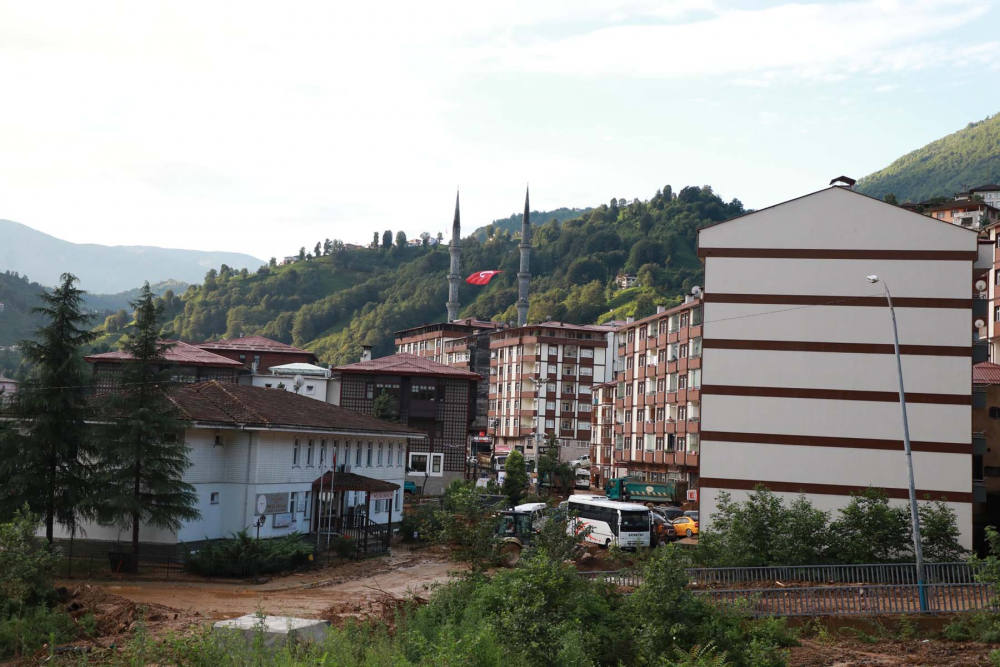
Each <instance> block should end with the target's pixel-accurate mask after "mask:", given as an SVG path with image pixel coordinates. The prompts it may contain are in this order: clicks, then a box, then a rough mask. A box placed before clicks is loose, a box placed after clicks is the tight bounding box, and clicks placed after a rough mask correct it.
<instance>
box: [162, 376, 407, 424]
mask: <svg viewBox="0 0 1000 667" xmlns="http://www.w3.org/2000/svg"><path fill="white" fill-rule="evenodd" d="M168 395H169V396H170V400H171V401H172V402H173V403H174V404H175V405H176V406H177V407H178V408H179V409H180V411H181V418H182V419H184V420H187V421H194V422H202V423H207V424H217V425H220V426H249V427H261V428H274V429H279V430H280V429H281V428H282V427H284V428H294V429H299V428H303V429H316V430H319V431H336V432H347V433H374V434H379V435H396V436H401V437H407V436H412V437H426V435H427V434H426V433H424V432H422V431H416V430H414V429H411V428H408V427H406V426H403V425H400V424H395V423H392V422H387V421H383V420H381V419H376V418H375V417H371V416H369V415H363V414H361V413H359V412H354V411H353V410H348V409H347V408H342V407H340V406H337V405H332V404H330V403H325V402H323V401H319V400H316V399H314V398H307V397H305V396H299V395H298V394H293V393H292V392H289V391H285V390H284V389H266V388H264V387H253V386H250V385H242V384H222V383H219V382H215V381H211V382H200V383H198V384H186V385H183V384H182V385H173V386H171V387H170V389H169V390H168Z"/></svg>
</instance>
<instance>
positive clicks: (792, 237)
mask: <svg viewBox="0 0 1000 667" xmlns="http://www.w3.org/2000/svg"><path fill="white" fill-rule="evenodd" d="M699 245H700V250H699V251H700V253H701V254H702V256H703V257H705V296H704V299H705V306H704V320H705V322H704V337H703V338H704V339H703V348H704V351H703V364H704V367H703V376H702V387H701V402H702V416H701V430H702V433H701V479H700V484H701V503H702V505H703V507H702V510H703V512H702V514H703V515H704V516H703V520H704V521H706V522H707V523H709V524H710V523H711V513H712V511H714V508H715V505H716V503H717V499H718V495H719V493H721V492H727V493H730V494H732V495H733V497H734V498H737V499H740V498H743V497H745V494H746V493H747V492H748V491H749V490H750V489H752V487H753V485H754V484H755V483H758V482H759V483H764V484H765V485H767V486H770V487H771V488H772V489H774V490H776V491H780V492H781V493H784V494H791V495H795V494H797V493H798V492H799V491H804V492H806V493H807V494H809V497H810V498H812V499H814V500H815V502H816V504H817V506H818V507H820V508H822V509H835V508H837V507H842V506H843V505H845V504H846V503H847V502H848V500H849V493H850V492H851V491H852V490H857V489H863V488H865V487H868V486H876V487H881V488H885V489H886V490H887V492H888V493H889V494H890V496H891V497H893V498H894V502H905V498H906V488H907V472H906V465H905V457H904V454H903V448H902V433H901V423H900V409H899V402H898V394H897V393H896V391H897V390H898V385H897V379H896V373H895V365H894V357H893V354H892V328H891V321H890V318H889V313H888V309H887V308H886V307H885V302H884V300H883V299H882V298H881V297H880V296H879V295H881V294H882V293H883V290H884V287H883V284H875V285H872V284H869V283H867V282H866V280H865V276H867V275H871V274H876V275H878V276H879V277H880V278H881V279H882V280H883V281H885V282H888V285H889V287H890V288H891V290H892V292H893V298H894V300H895V305H896V316H897V320H898V324H899V334H900V343H901V345H902V346H903V353H904V354H903V372H904V377H905V382H906V391H907V395H908V397H909V400H908V401H907V409H908V415H909V424H910V436H911V440H912V441H913V443H914V450H915V451H914V454H913V463H914V471H915V477H916V486H917V489H918V496H921V497H923V496H924V495H927V494H929V495H931V496H932V497H936V498H946V499H947V500H948V503H949V505H950V506H951V507H952V509H954V510H955V512H956V515H957V516H958V519H959V528H960V529H961V531H962V541H963V544H965V546H970V545H971V528H972V527H971V516H972V505H971V495H972V494H971V491H972V488H971V472H972V448H971V417H972V415H971V373H972V368H971V356H972V353H971V348H972V335H971V334H972V332H971V322H972V299H971V298H970V296H971V284H970V282H971V280H970V278H971V276H972V265H973V261H974V259H975V257H976V253H977V242H976V235H975V234H974V233H972V232H969V231H967V230H964V229H961V228H959V227H955V226H953V225H949V224H944V223H942V222H939V221H935V220H933V219H931V218H927V217H924V216H919V215H917V214H914V213H910V212H907V211H905V210H902V209H899V208H897V207H893V206H889V205H886V204H883V203H881V202H878V201H876V200H873V199H870V198H868V197H864V196H861V195H858V194H855V193H852V192H850V191H847V190H844V189H841V188H831V189H829V190H823V191H820V192H818V193H815V194H813V195H809V196H806V197H802V198H800V199H796V200H792V201H791V202H786V203H784V204H781V205H779V206H776V207H772V208H769V209H764V210H762V211H759V212H757V213H754V214H751V215H748V216H744V217H742V218H739V219H736V220H733V221H730V222H727V223H723V224H719V225H716V226H714V227H709V228H706V229H703V230H701V232H700V243H699ZM900 251H918V252H916V253H907V252H902V253H900ZM942 251H944V253H952V254H935V253H941V252H942ZM859 297H860V298H859ZM914 346H921V347H914Z"/></svg>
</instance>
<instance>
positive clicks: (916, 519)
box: [868, 276, 927, 611]
mask: <svg viewBox="0 0 1000 667" xmlns="http://www.w3.org/2000/svg"><path fill="white" fill-rule="evenodd" d="M868 282H870V283H872V284H875V283H878V282H881V283H882V284H883V285H884V286H885V299H886V301H887V302H888V304H889V315H891V316H892V342H893V347H894V349H895V351H896V371H897V373H898V375H899V406H900V409H901V410H902V411H903V449H904V451H905V452H906V468H907V472H908V473H909V477H910V521H911V522H912V523H913V552H914V555H915V556H916V559H917V591H918V593H919V596H920V611H927V591H926V590H925V589H924V548H923V545H922V544H921V539H920V513H919V512H918V511H917V491H916V488H915V487H914V484H913V453H912V451H911V449H910V426H909V424H908V423H907V421H906V392H905V391H904V390H903V362H902V360H901V359H900V356H899V331H898V330H897V329H896V311H895V309H894V308H893V307H892V295H891V294H890V293H889V285H888V284H887V283H886V282H885V281H884V280H880V279H879V277H878V276H868Z"/></svg>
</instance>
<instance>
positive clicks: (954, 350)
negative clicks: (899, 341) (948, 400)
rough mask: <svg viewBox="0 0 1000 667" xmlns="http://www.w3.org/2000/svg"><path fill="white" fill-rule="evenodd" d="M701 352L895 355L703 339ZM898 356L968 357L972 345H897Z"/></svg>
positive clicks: (862, 348)
mask: <svg viewBox="0 0 1000 667" xmlns="http://www.w3.org/2000/svg"><path fill="white" fill-rule="evenodd" d="M701 345H702V347H703V348H705V349H715V350H771V351H777V352H843V353H847V354H895V350H894V349H893V347H892V344H891V343H822V342H818V341H806V340H739V339H734V338H705V339H704V340H703V341H702V343H701ZM899 352H900V354H907V355H914V356H926V357H971V356H972V346H971V345H967V346H961V345H900V346H899Z"/></svg>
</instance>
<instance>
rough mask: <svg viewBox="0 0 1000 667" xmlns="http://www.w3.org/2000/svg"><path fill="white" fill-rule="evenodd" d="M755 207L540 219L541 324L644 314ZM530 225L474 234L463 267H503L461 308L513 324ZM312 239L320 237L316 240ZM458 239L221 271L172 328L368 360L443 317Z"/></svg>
mask: <svg viewBox="0 0 1000 667" xmlns="http://www.w3.org/2000/svg"><path fill="white" fill-rule="evenodd" d="M741 213H744V209H743V205H742V204H741V203H740V201H739V200H736V199H734V200H732V201H731V202H728V203H727V202H725V201H723V200H722V199H721V198H720V197H719V196H717V195H716V194H714V193H713V192H712V189H711V188H710V187H708V186H706V187H687V188H684V189H683V190H681V191H680V193H678V194H674V193H673V192H672V190H671V188H670V187H669V186H667V187H666V188H665V189H664V191H657V193H656V195H655V196H653V197H652V198H651V199H649V200H647V201H639V200H633V201H632V202H631V203H626V202H625V200H619V199H614V200H612V201H611V202H610V203H609V204H607V205H602V206H600V207H599V208H596V209H593V210H591V211H589V212H587V213H586V214H584V215H582V216H581V217H577V218H574V219H571V220H565V221H562V222H559V221H556V222H553V221H551V220H549V221H548V222H545V223H544V224H542V225H540V226H538V227H535V228H534V230H533V231H534V238H533V246H534V249H533V252H532V257H531V272H532V275H533V278H532V281H531V306H530V310H529V313H528V316H529V319H530V320H532V321H539V320H543V319H545V318H546V317H551V318H553V319H565V320H568V321H573V322H581V323H583V322H597V321H604V320H607V319H611V318H617V317H625V316H626V315H633V314H634V315H637V316H643V315H646V314H649V313H651V312H654V311H655V308H656V306H657V305H658V304H666V303H672V302H674V301H676V300H677V299H679V298H680V295H681V294H683V293H685V292H687V291H689V290H690V288H691V287H692V286H693V285H695V284H700V283H701V277H702V267H701V263H700V262H699V261H698V259H697V253H696V249H695V244H696V232H697V229H698V228H699V227H703V226H705V225H707V224H711V223H713V222H718V221H721V220H725V219H727V218H730V217H733V216H735V215H739V214H741ZM519 236H520V234H519V233H517V234H494V235H493V237H492V238H491V239H488V240H484V241H481V240H479V239H477V238H475V237H470V238H467V239H465V240H464V241H463V249H462V272H463V274H465V273H472V272H473V271H477V270H483V269H501V270H503V271H504V273H503V274H501V275H499V276H498V277H497V278H495V279H494V280H493V282H492V283H491V284H490V285H488V286H486V287H475V286H472V285H467V284H465V283H463V284H462V288H461V291H460V300H461V303H462V304H463V307H462V310H461V316H463V317H468V316H473V317H479V318H484V319H486V318H491V319H497V320H501V321H513V320H515V318H516V315H515V313H516V311H515V308H514V302H515V300H516V298H517V287H516V275H515V274H516V273H517V270H518V261H519V259H518V251H517V243H518V240H519V238H518V237H519ZM306 245H307V247H308V246H310V245H311V244H306ZM620 271H626V272H629V273H635V274H638V276H639V281H640V285H641V286H640V287H636V288H633V289H630V290H626V291H624V292H619V291H617V290H616V289H615V288H614V286H613V283H614V277H615V276H616V275H617V274H618V273H619V272H620ZM447 272H448V251H447V248H446V247H433V246H432V247H417V248H411V247H397V246H392V247H384V248H381V249H379V250H372V249H361V250H346V249H341V245H340V244H331V247H330V250H329V252H326V253H321V256H320V257H318V258H312V259H306V260H302V261H299V262H297V263H295V264H292V265H288V266H273V265H272V266H268V267H262V268H261V269H260V270H258V271H257V272H256V273H249V272H246V271H241V272H237V271H233V270H231V269H229V268H228V267H223V269H222V270H221V271H219V272H216V271H214V270H213V271H210V272H209V274H208V276H207V277H206V279H205V282H204V283H203V284H201V285H194V286H191V287H189V288H188V290H187V291H186V292H185V293H184V294H183V295H181V296H180V297H177V298H175V299H172V300H170V302H169V303H166V304H165V305H166V318H167V320H168V322H167V323H166V325H165V326H164V333H165V335H168V336H172V337H176V338H181V339H184V340H204V339H210V338H219V337H231V336H238V335H241V334H242V335H251V334H260V335H263V336H268V337H270V338H275V339H277V340H280V341H283V342H286V343H292V344H295V345H299V346H303V347H307V348H309V349H311V350H314V351H316V353H317V354H318V355H319V356H320V358H321V359H322V360H323V361H325V362H329V363H344V362H349V361H353V360H355V359H357V358H358V357H359V356H360V354H361V346H362V344H370V345H373V346H374V348H375V353H376V355H382V354H389V353H391V352H392V351H393V338H394V332H395V331H398V330H400V329H405V328H408V327H412V326H416V325H418V324H423V323H426V322H433V321H442V320H443V319H444V316H445V306H444V303H445V301H446V300H447V291H448V289H447V282H446V275H447Z"/></svg>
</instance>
